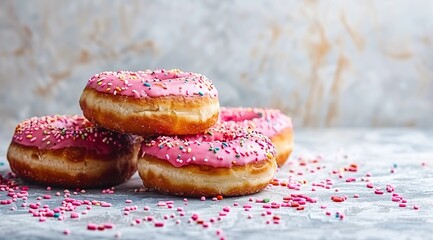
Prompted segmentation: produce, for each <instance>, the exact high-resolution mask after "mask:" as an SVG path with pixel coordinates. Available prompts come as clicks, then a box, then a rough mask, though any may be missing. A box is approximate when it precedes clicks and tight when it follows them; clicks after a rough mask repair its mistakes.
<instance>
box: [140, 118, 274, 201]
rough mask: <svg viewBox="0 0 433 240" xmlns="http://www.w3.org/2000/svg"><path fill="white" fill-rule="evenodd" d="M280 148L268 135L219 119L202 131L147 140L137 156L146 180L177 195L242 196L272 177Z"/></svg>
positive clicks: (164, 191) (156, 188)
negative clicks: (216, 123)
mask: <svg viewBox="0 0 433 240" xmlns="http://www.w3.org/2000/svg"><path fill="white" fill-rule="evenodd" d="M276 168H277V165H276V160H275V147H274V145H273V144H272V143H271V141H270V140H269V138H267V137H266V136H264V135H262V134H259V133H257V132H255V131H251V130H248V129H246V128H239V127H232V126H231V127H228V125H227V124H218V125H217V126H214V127H212V128H211V129H209V130H207V131H206V132H205V133H203V134H197V135H188V136H158V137H153V138H148V139H145V140H144V141H143V143H142V145H141V152H140V154H139V158H138V173H139V175H140V177H141V179H142V180H143V185H144V186H145V187H147V188H149V189H153V190H156V191H157V192H160V193H164V194H170V195H177V196H198V197H199V196H218V195H222V196H241V195H247V194H252V193H256V192H259V191H261V190H262V189H263V188H265V187H266V186H267V185H268V184H269V182H270V181H271V180H272V179H273V176H274V174H275V171H276Z"/></svg>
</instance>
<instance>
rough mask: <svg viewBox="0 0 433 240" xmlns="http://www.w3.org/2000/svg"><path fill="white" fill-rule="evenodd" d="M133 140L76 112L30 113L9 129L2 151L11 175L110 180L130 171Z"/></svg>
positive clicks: (97, 183)
mask: <svg viewBox="0 0 433 240" xmlns="http://www.w3.org/2000/svg"><path fill="white" fill-rule="evenodd" d="M138 150H139V144H137V143H136V140H135V139H134V138H133V137H131V136H130V135H126V134H119V133H114V132H111V131H108V130H104V129H101V128H96V127H94V126H93V124H92V123H90V122H89V121H88V120H87V119H85V118H84V117H82V116H76V115H73V116H58V115H53V116H44V117H40V118H36V117H33V118H30V119H28V120H26V121H24V122H22V123H20V124H18V126H17V127H16V129H15V133H14V135H13V137H12V142H11V144H10V146H9V149H8V152H7V158H8V160H9V164H10V166H11V169H12V171H13V172H14V173H16V174H17V176H19V177H21V178H23V179H26V180H29V181H34V182H38V183H41V184H46V185H56V186H63V187H80V188H83V187H86V188H88V187H102V186H113V185H117V184H119V183H122V182H124V181H126V180H127V179H129V178H130V177H131V176H132V174H133V173H134V172H135V171H136V162H137V154H138Z"/></svg>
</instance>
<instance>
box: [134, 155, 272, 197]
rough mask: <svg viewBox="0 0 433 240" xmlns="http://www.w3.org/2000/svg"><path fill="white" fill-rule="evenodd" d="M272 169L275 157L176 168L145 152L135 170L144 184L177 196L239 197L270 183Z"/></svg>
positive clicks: (255, 191) (254, 191)
mask: <svg viewBox="0 0 433 240" xmlns="http://www.w3.org/2000/svg"><path fill="white" fill-rule="evenodd" d="M275 171H276V161H275V158H272V159H265V160H262V161H259V162H256V163H249V164H247V165H244V166H233V167H231V168H223V167H217V168H215V167H210V166H204V165H196V164H191V165H187V166H183V167H179V168H177V167H174V166H173V165H171V164H170V163H168V162H167V161H165V160H161V159H158V158H156V157H152V156H148V155H144V156H143V157H141V158H139V159H138V172H139V174H140V177H141V179H142V180H143V185H144V186H145V187H148V188H151V189H153V190H156V191H158V192H160V193H163V194H170V195H177V196H195V197H200V196H211V197H213V196H217V195H223V196H242V195H247V194H253V193H257V192H259V191H261V190H263V189H264V188H265V187H266V186H267V185H268V184H269V182H270V181H271V180H272V179H273V176H274V174H275Z"/></svg>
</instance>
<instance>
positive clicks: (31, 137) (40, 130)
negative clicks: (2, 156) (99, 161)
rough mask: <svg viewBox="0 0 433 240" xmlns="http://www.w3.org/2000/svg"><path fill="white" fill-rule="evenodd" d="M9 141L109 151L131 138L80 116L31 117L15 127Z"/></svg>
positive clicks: (37, 145)
mask: <svg viewBox="0 0 433 240" xmlns="http://www.w3.org/2000/svg"><path fill="white" fill-rule="evenodd" d="M12 141H13V142H15V143H17V144H21V145H24V146H29V147H38V148H39V149H62V148H67V147H80V148H86V149H91V150H96V151H97V152H98V153H100V154H101V153H102V154H108V153H111V152H114V151H118V150H119V147H122V146H123V145H124V144H128V143H129V142H130V141H131V137H130V136H129V135H125V134H119V133H114V132H111V131H108V130H104V129H100V128H96V127H94V126H93V124H92V123H90V122H89V121H88V120H87V119H86V118H84V117H82V116H77V115H72V116H59V115H53V116H44V117H40V118H37V117H33V118H30V119H28V120H26V121H24V122H22V123H20V124H18V126H17V127H16V129H15V133H14V135H13V138H12Z"/></svg>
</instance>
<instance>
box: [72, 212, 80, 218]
mask: <svg viewBox="0 0 433 240" xmlns="http://www.w3.org/2000/svg"><path fill="white" fill-rule="evenodd" d="M79 217H80V215H79V213H77V212H71V218H79Z"/></svg>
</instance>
